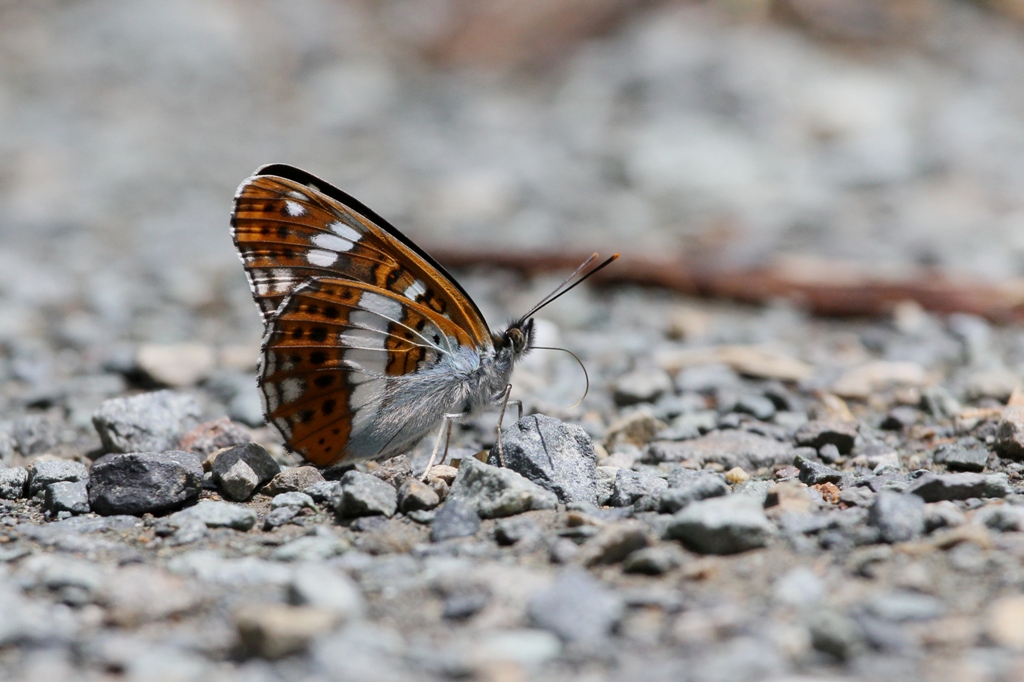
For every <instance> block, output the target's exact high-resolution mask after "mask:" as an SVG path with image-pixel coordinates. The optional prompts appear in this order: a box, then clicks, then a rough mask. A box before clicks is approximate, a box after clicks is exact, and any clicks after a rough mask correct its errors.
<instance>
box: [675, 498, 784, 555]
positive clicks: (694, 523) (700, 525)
mask: <svg viewBox="0 0 1024 682" xmlns="http://www.w3.org/2000/svg"><path fill="white" fill-rule="evenodd" d="M666 533H667V535H668V537H671V538H674V539H677V540H681V541H682V542H683V544H685V545H686V546H687V547H690V548H692V549H694V550H696V551H698V552H700V553H702V554H736V553H737V552H744V551H747V550H750V549H757V548H759V547H764V546H765V545H767V544H768V542H769V541H770V540H771V538H772V536H773V535H774V534H775V527H774V526H773V525H772V524H771V522H770V521H768V518H767V517H766V516H765V513H764V509H763V507H762V506H761V504H760V503H759V502H758V501H757V500H756V499H754V498H753V497H751V496H749V495H729V496H728V497H716V498H712V499H709V500H701V501H699V502H694V503H692V504H690V505H689V506H687V507H686V508H685V509H683V510H682V511H680V512H678V513H676V514H675V515H674V516H673V517H672V521H671V523H670V524H669V526H668V528H667V529H666Z"/></svg>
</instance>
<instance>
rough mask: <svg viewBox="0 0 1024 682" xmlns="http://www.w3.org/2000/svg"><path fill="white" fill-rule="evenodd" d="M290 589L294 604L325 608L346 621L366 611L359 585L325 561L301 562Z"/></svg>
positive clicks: (289, 584) (355, 618) (291, 599)
mask: <svg viewBox="0 0 1024 682" xmlns="http://www.w3.org/2000/svg"><path fill="white" fill-rule="evenodd" d="M287 589H288V601H289V602H291V603H292V604H295V605H297V606H314V607H316V608H320V609H326V610H328V611H330V612H331V613H334V614H336V615H337V616H339V618H340V619H341V620H342V621H343V622H348V621H352V620H358V619H360V618H362V617H363V614H364V613H365V612H366V602H365V600H364V599H363V593H362V590H360V589H359V586H358V585H357V584H356V583H355V582H354V581H353V580H352V579H351V578H350V577H348V575H346V574H345V573H343V572H341V571H339V570H337V569H333V568H329V567H327V566H324V565H322V564H305V565H300V566H298V567H297V568H296V569H295V573H294V574H293V575H292V579H291V581H290V582H289V583H288V588H287Z"/></svg>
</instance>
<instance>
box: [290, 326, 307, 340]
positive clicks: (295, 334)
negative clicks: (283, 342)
mask: <svg viewBox="0 0 1024 682" xmlns="http://www.w3.org/2000/svg"><path fill="white" fill-rule="evenodd" d="M305 333H306V330H305V329H303V328H302V327H296V328H295V329H293V330H292V338H293V339H295V340H296V341H299V340H301V339H302V337H303V336H304V335H305Z"/></svg>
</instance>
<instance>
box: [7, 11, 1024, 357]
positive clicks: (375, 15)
mask: <svg viewBox="0 0 1024 682" xmlns="http://www.w3.org/2000/svg"><path fill="white" fill-rule="evenodd" d="M1022 74H1024V2H1021V0H991V1H989V2H967V1H966V0H963V1H952V0H718V1H715V2H690V1H683V0H636V1H629V0H379V1H370V0H363V1H358V0H353V1H351V2H341V1H330V0H300V1H293V2H288V3H280V2H261V1H256V0H246V1H244V2H243V1H241V0H201V1H200V0H194V1H188V0H180V1H177V2H162V1H158V0H135V1H133V2H117V1H113V0H81V1H73V0H35V1H33V2H30V3H29V2H20V1H17V0H7V1H5V2H0V342H3V343H7V344H15V345H19V344H20V345H21V346H24V345H25V344H27V343H29V340H30V339H32V338H34V337H38V336H40V335H43V336H46V337H48V338H50V339H51V340H52V339H56V340H58V342H59V343H63V344H67V345H68V346H71V347H76V346H77V347H84V346H89V347H95V346H97V345H100V346H102V345H103V344H106V343H108V342H110V343H112V342H114V341H118V340H124V339H130V340H132V341H134V342H175V341H181V340H186V339H198V340H201V341H203V342H207V343H224V342H226V341H230V340H231V339H232V338H234V339H237V340H238V341H239V342H240V343H243V342H244V343H252V344H254V343H255V342H256V340H257V339H258V336H259V323H258V319H257V315H256V312H255V309H254V308H253V306H252V303H251V301H250V300H249V294H248V290H247V287H246V286H245V281H244V277H243V274H242V269H241V266H240V264H239V262H238V259H237V257H236V255H235V253H234V250H233V248H232V245H231V242H230V238H229V235H228V214H229V211H230V208H231V198H232V195H233V193H234V190H235V188H236V187H237V185H238V184H239V183H240V182H241V181H242V180H243V179H245V178H246V177H247V176H248V175H249V174H250V173H251V172H252V171H253V170H254V169H255V168H257V167H258V166H260V165H262V164H264V163H268V162H287V163H291V164H294V165H297V166H300V167H302V168H305V169H307V170H309V171H310V172H313V173H315V174H317V175H319V176H321V177H323V178H324V179H326V180H328V181H330V182H332V183H333V184H335V185H337V186H339V187H341V188H343V189H345V190H346V191H348V192H350V193H351V194H353V195H355V196H356V197H358V198H359V199H360V200H362V201H363V202H364V203H366V204H368V205H369V206H371V207H373V208H374V209H375V210H376V211H378V212H379V213H381V214H382V215H383V216H385V217H387V218H388V219H390V220H391V221H392V222H393V223H394V224H395V225H397V226H398V227H400V228H401V229H402V230H403V231H405V232H407V233H408V234H409V235H410V236H411V237H412V238H413V239H415V240H416V241H418V242H420V243H421V244H423V245H424V246H425V247H427V248H428V249H429V248H431V247H438V248H444V247H454V246H458V247H466V246H467V245H470V246H480V247H487V248H498V249H504V250H523V251H533V250H542V251H543V250H548V251H559V250H562V249H568V250H573V251H584V252H589V251H590V250H594V249H601V250H617V251H622V252H623V253H624V254H626V255H627V256H628V255H631V254H656V255H659V256H665V255H667V254H675V253H685V252H686V251H687V250H688V249H694V248H701V247H706V246H707V245H708V244H714V245H715V246H716V249H717V253H718V254H719V257H721V258H724V259H726V260H727V261H728V262H729V263H732V264H735V265H736V266H737V267H754V266H758V265H760V264H764V263H768V262H771V261H772V260H777V259H779V258H780V257H793V256H800V257H813V258H815V259H824V260H825V261H826V262H848V261H852V262H855V263H861V264H867V265H869V266H870V267H872V268H877V269H879V270H881V271H896V272H898V271H900V270H901V269H904V268H908V267H912V266H921V265H927V266H935V267H938V268H941V269H945V270H949V271H951V272H959V273H966V274H968V275H970V276H974V277H979V278H988V279H995V280H999V279H1005V278H1010V277H1014V276H1018V275H1020V274H1021V273H1022V270H1024V77H1022ZM492 322H494V320H492ZM225 337H230V338H225Z"/></svg>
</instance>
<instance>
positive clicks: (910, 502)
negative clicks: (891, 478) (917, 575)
mask: <svg viewBox="0 0 1024 682" xmlns="http://www.w3.org/2000/svg"><path fill="white" fill-rule="evenodd" d="M868 523H869V524H871V525H872V526H874V527H875V528H877V529H878V530H879V532H880V533H881V537H882V540H884V541H885V542H888V543H894V542H906V541H907V540H912V539H914V538H916V537H918V536H920V535H921V533H922V532H923V531H924V500H923V499H921V498H920V497H918V496H917V495H903V494H901V493H896V492H892V491H890V490H880V491H879V492H878V495H877V496H876V497H875V501H874V503H873V504H872V505H871V508H870V509H869V511H868Z"/></svg>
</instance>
